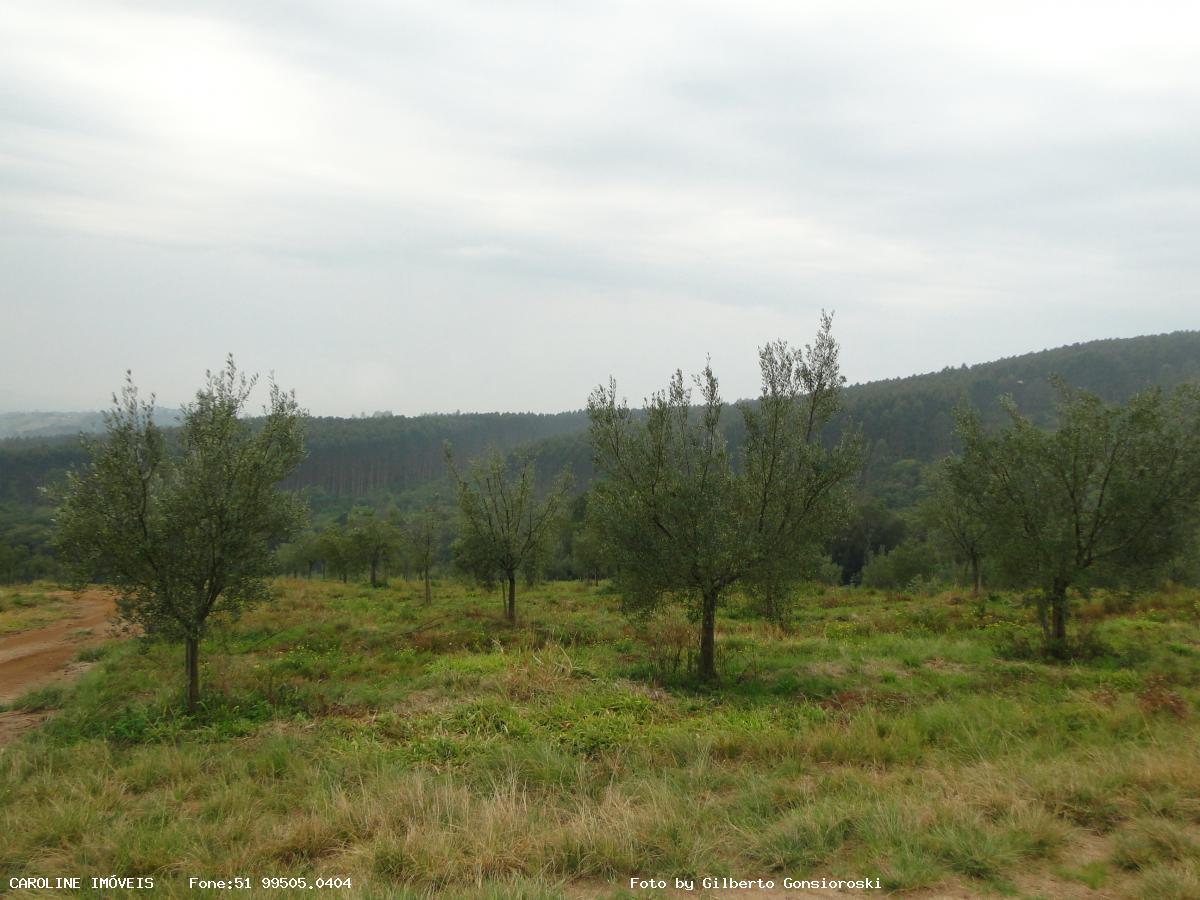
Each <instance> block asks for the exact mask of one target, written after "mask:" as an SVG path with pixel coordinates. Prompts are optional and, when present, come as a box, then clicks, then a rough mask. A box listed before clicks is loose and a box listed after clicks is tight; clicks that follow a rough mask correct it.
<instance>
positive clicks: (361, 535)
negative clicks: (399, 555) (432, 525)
mask: <svg viewBox="0 0 1200 900" xmlns="http://www.w3.org/2000/svg"><path fill="white" fill-rule="evenodd" d="M345 540H346V542H347V548H348V553H349V555H350V557H351V558H352V559H353V560H354V561H355V562H357V563H358V566H359V568H360V569H362V568H365V569H366V570H367V572H368V573H369V574H370V578H371V587H379V584H380V580H381V579H380V573H381V571H382V570H383V569H384V568H385V567H386V565H387V563H388V561H389V560H391V558H392V557H393V556H394V555H395V554H396V552H397V551H398V550H399V548H400V529H399V528H398V527H397V526H396V524H395V523H394V522H393V521H392V520H391V518H390V517H388V516H385V515H380V514H378V513H376V511H375V510H373V509H371V508H369V507H364V506H356V507H355V508H354V509H352V510H351V511H350V515H349V516H348V517H347V521H346V532H345ZM385 580H386V579H385Z"/></svg>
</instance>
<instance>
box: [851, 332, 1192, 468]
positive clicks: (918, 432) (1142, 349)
mask: <svg viewBox="0 0 1200 900" xmlns="http://www.w3.org/2000/svg"><path fill="white" fill-rule="evenodd" d="M1052 375H1058V376H1060V377H1061V378H1062V379H1063V380H1064V381H1066V383H1067V384H1069V385H1071V386H1072V387H1076V388H1083V389H1085V390H1088V391H1092V392H1094V393H1096V394H1099V395H1100V397H1101V398H1103V399H1104V400H1107V401H1109V402H1119V401H1123V400H1126V399H1127V398H1129V397H1131V396H1132V395H1133V394H1136V393H1137V392H1138V391H1141V390H1144V389H1145V388H1148V387H1152V386H1160V387H1164V388H1173V387H1175V386H1176V385H1178V384H1182V383H1183V382H1185V381H1200V331H1176V332H1173V333H1171V334H1159V335H1148V336H1146V337H1135V338H1121V339H1113V340H1104V341H1090V342H1088V343H1085V344H1072V345H1071V346H1069V347H1059V348H1057V349H1054V350H1042V351H1040V352H1037V353H1026V354H1023V355H1021V356H1012V357H1008V358H1005V359H1000V360H996V361H995V362H989V363H981V364H979V365H974V366H961V367H959V368H947V369H943V370H942V371H940V372H933V373H930V374H927V375H913V376H910V377H908V378H892V379H888V380H886V381H872V382H869V383H867V384H860V385H853V386H851V387H849V388H847V389H846V394H845V412H844V414H843V419H844V418H847V417H848V418H850V419H852V420H853V421H855V422H858V423H859V424H860V425H861V427H862V429H863V434H864V436H865V437H866V439H867V441H868V442H869V443H870V444H871V445H872V454H873V456H875V457H877V458H883V459H893V460H894V459H917V460H921V461H930V460H933V459H938V458H940V457H942V456H945V455H946V454H947V453H950V452H951V451H953V450H954V449H955V444H954V408H955V406H956V405H957V404H958V403H959V402H961V401H963V400H965V401H967V402H969V403H971V404H973V405H975V406H976V407H978V408H979V409H980V410H981V411H982V413H983V415H984V418H985V420H986V421H989V422H991V423H998V422H1000V421H1001V419H1002V418H1003V415H1004V413H1003V409H1002V407H1001V405H1000V398H1001V397H1003V396H1004V395H1006V394H1007V395H1010V396H1012V397H1013V399H1014V400H1016V403H1017V406H1018V408H1019V409H1020V410H1021V411H1022V412H1023V413H1025V414H1026V415H1029V416H1031V417H1032V418H1033V419H1034V421H1036V422H1038V423H1040V424H1043V425H1048V424H1050V423H1051V420H1052V418H1053V412H1054V400H1055V389H1054V387H1053V385H1052V384H1051V383H1050V377H1051V376H1052Z"/></svg>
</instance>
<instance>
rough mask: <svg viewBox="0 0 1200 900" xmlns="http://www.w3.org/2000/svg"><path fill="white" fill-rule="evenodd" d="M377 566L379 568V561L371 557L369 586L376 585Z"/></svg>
mask: <svg viewBox="0 0 1200 900" xmlns="http://www.w3.org/2000/svg"><path fill="white" fill-rule="evenodd" d="M378 568H379V563H378V562H377V561H376V560H374V559H372V560H371V587H378V583H377V582H376V580H375V573H376V571H377V570H378Z"/></svg>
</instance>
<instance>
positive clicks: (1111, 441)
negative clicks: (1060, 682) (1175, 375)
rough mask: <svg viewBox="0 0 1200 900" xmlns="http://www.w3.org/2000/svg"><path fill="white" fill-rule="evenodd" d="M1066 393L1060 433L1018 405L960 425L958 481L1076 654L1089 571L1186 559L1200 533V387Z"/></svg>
mask: <svg viewBox="0 0 1200 900" xmlns="http://www.w3.org/2000/svg"><path fill="white" fill-rule="evenodd" d="M1056 387H1057V391H1058V427H1057V428H1056V429H1055V430H1050V431H1048V430H1043V429H1041V428H1038V427H1037V426H1036V425H1035V424H1034V423H1033V422H1032V421H1031V420H1030V419H1029V418H1027V417H1026V416H1023V415H1022V414H1021V413H1020V412H1018V410H1017V407H1016V405H1015V404H1014V403H1013V402H1012V401H1011V400H1009V401H1008V402H1007V403H1006V409H1007V412H1008V416H1009V423H1008V425H1007V426H1006V427H1004V428H1002V429H1000V430H998V431H995V432H989V431H988V430H986V429H985V428H984V426H983V423H982V421H981V420H980V417H979V415H978V413H976V412H975V411H973V410H970V409H968V410H964V411H963V413H962V414H961V415H960V418H959V435H960V436H961V438H962V442H963V453H962V457H961V459H960V460H959V461H958V462H957V463H955V464H954V469H953V471H954V472H955V477H954V479H953V482H952V483H953V485H954V487H955V490H956V491H957V492H958V494H959V495H960V496H961V497H962V498H963V500H964V503H965V504H966V505H967V506H968V508H972V509H975V510H977V513H976V515H977V516H978V517H979V518H982V519H983V520H985V521H986V522H988V524H989V531H988V535H989V544H990V546H991V548H992V552H993V553H994V554H995V556H996V558H997V560H998V562H999V563H1000V565H1001V566H1002V567H1003V568H1004V569H1005V570H1006V571H1007V572H1008V573H1010V575H1011V577H1013V578H1015V579H1017V580H1019V581H1021V582H1023V583H1026V584H1030V585H1034V586H1036V587H1038V588H1040V591H1041V594H1040V597H1041V599H1042V602H1043V604H1044V607H1043V610H1044V612H1045V611H1048V613H1049V618H1048V619H1047V618H1046V616H1045V615H1043V627H1044V628H1045V629H1046V636H1047V641H1048V646H1049V648H1050V649H1051V650H1052V651H1054V652H1058V653H1061V652H1065V650H1066V639H1067V614H1068V607H1067V590H1068V589H1069V588H1070V587H1072V586H1076V585H1079V584H1080V583H1081V582H1082V581H1083V578H1084V575H1085V573H1088V572H1102V571H1106V572H1107V573H1109V574H1110V575H1115V576H1117V577H1120V578H1124V579H1129V578H1131V577H1134V576H1136V575H1137V574H1139V573H1144V572H1147V571H1149V570H1152V569H1153V568H1155V567H1157V566H1160V565H1162V564H1164V563H1166V562H1167V561H1169V560H1170V559H1171V558H1172V557H1174V556H1176V555H1177V554H1179V553H1180V552H1181V551H1182V550H1183V549H1184V548H1185V547H1186V545H1187V543H1188V542H1190V541H1193V540H1194V539H1195V535H1196V521H1197V504H1198V502H1200V387H1197V386H1195V385H1184V386H1181V387H1179V388H1178V389H1176V391H1174V392H1173V393H1172V394H1171V395H1170V396H1168V395H1167V394H1165V393H1164V392H1163V391H1161V390H1159V389H1157V388H1156V389H1152V390H1148V391H1144V392H1142V393H1140V394H1138V395H1136V396H1134V397H1133V398H1132V399H1131V400H1129V401H1128V402H1127V403H1124V404H1106V403H1105V402H1104V401H1103V400H1101V399H1100V398H1099V397H1098V396H1096V395H1095V394H1092V393H1088V392H1085V391H1078V390H1072V389H1071V388H1068V387H1067V386H1066V385H1065V384H1064V383H1063V382H1062V381H1057V382H1056Z"/></svg>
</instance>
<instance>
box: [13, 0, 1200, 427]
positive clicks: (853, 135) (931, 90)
mask: <svg viewBox="0 0 1200 900" xmlns="http://www.w3.org/2000/svg"><path fill="white" fill-rule="evenodd" d="M1198 11H1200V7H1198V6H1197V5H1196V4H1195V3H1194V2H1183V3H1178V4H1166V3H1159V4H1155V3H1146V2H1140V3H1136V4H1135V3H1129V4H1120V5H1110V4H1103V3H1096V2H1087V3H1063V2H1055V3H1046V2H1045V0H1039V2H1037V3H1029V4H1020V3H1014V2H1011V0H1009V2H1004V3H999V4H995V5H990V4H984V3H978V2H966V3H964V2H950V3H945V4H928V3H917V2H906V3H895V2H884V3H877V4H853V3H847V2H842V0H839V2H832V3H827V4H824V3H795V2H781V3H754V2H745V0H739V2H737V3H733V2H727V3H720V4H707V3H702V2H697V0H687V2H681V3H650V2H646V0H641V2H635V3H629V4H620V3H607V2H606V3H595V2H588V3H582V2H579V3H575V2H564V0H546V2H504V3H496V2H480V3H458V2H447V0H437V2H427V3H421V4H411V5H410V4H404V3H395V2H362V0H341V2H337V3H330V2H315V0H314V2H296V0H288V2H283V0H278V2H254V0H250V2H246V0H230V2H207V3H205V2H188V3H184V2H174V3H172V2H164V0H153V2H145V3H135V2H127V3H119V2H106V0H85V2H79V3H70V2H58V0H29V2H22V0H11V2H6V3H3V4H0V273H2V274H0V297H2V300H0V312H2V316H0V410H15V409H30V408H43V409H90V408H98V407H102V406H104V405H106V404H107V401H108V397H109V394H110V393H111V392H112V391H113V390H114V389H115V388H116V387H118V385H119V384H120V381H121V378H122V376H123V373H124V370H125V369H126V368H132V369H133V371H134V377H135V381H137V382H138V384H139V385H141V386H143V387H144V388H146V389H147V390H155V391H156V392H157V393H158V395H159V398H160V401H161V402H163V403H166V404H168V405H175V404H177V403H178V402H180V401H181V400H185V399H187V397H188V396H189V395H190V393H191V392H192V391H194V389H195V388H196V386H197V385H198V384H199V383H200V381H201V379H202V377H203V372H204V370H205V369H206V368H215V367H218V366H219V365H220V364H221V362H222V360H223V358H224V356H225V354H226V353H227V352H230V351H232V352H233V353H234V354H235V357H236V359H237V360H238V362H239V364H241V365H242V366H243V367H244V368H247V369H249V370H252V371H260V372H262V373H263V374H264V375H265V374H266V373H267V372H269V371H271V370H274V372H275V373H276V377H277V379H278V380H279V381H280V382H281V383H282V384H283V385H284V386H287V387H294V388H295V389H296V392H297V396H298V399H299V400H300V402H301V404H302V405H305V406H307V407H309V408H310V409H311V410H312V411H314V412H316V413H324V414H350V413H356V412H359V411H363V410H365V411H367V412H371V411H374V410H378V409H390V410H393V411H395V412H397V413H408V414H414V413H419V412H427V411H435V410H454V409H462V410H492V409H522V410H527V409H531V410H540V411H551V410H560V409H566V408H578V407H580V406H582V405H583V403H584V401H585V399H586V396H587V394H588V391H589V390H590V389H591V388H592V387H593V386H594V385H595V384H597V383H598V382H600V381H601V380H604V379H606V378H607V377H608V375H609V374H612V375H615V376H616V378H617V379H618V385H619V387H620V389H621V390H622V391H623V392H624V393H626V394H628V395H629V396H630V397H631V398H633V399H640V398H641V397H642V396H643V395H645V394H646V393H647V392H649V391H650V390H653V389H655V388H658V387H661V386H663V385H664V384H665V383H666V380H667V377H668V375H669V373H670V372H671V371H672V370H674V369H675V368H676V367H682V368H684V369H685V370H695V369H697V368H699V367H701V366H702V365H703V364H704V359H705V355H706V354H711V356H712V360H713V366H714V368H715V369H716V371H717V374H718V376H720V377H721V379H722V383H723V386H724V392H725V394H726V395H727V397H729V398H731V399H732V398H734V397H737V396H742V395H748V394H751V393H753V392H754V390H755V388H756V386H757V366H756V357H755V348H756V347H757V346H758V345H760V344H762V343H764V342H766V341H768V340H772V339H775V338H780V337H782V338H786V339H788V340H790V341H791V342H793V343H804V342H805V341H807V340H809V339H811V336H812V334H813V331H814V329H815V326H816V323H817V317H818V313H819V311H820V310H821V308H823V307H824V308H827V309H832V310H835V311H836V317H835V328H834V330H835V334H836V335H837V337H838V338H839V339H840V340H841V342H842V346H843V352H842V359H843V369H844V371H845V373H846V374H847V375H848V376H849V378H850V379H851V380H852V381H862V380H869V379H875V378H883V377H890V376H897V375H905V374H910V373H913V372H918V371H929V370H932V369H939V368H941V367H943V366H945V365H949V364H958V363H961V362H982V361H985V360H989V359H993V358H996V357H999V356H1005V355H1013V354H1016V353H1022V352H1026V351H1029V350H1038V349H1042V348H1045V347H1051V346H1058V345H1061V344H1065V343H1073V342H1075V341H1083V340H1091V339H1093V338H1100V337H1116V336H1131V335H1135V334H1146V333H1157V332H1163V331H1171V330H1175V329H1181V328H1197V327H1200V65H1198V64H1197V60H1198V59H1200V14H1198Z"/></svg>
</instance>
